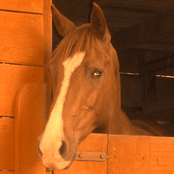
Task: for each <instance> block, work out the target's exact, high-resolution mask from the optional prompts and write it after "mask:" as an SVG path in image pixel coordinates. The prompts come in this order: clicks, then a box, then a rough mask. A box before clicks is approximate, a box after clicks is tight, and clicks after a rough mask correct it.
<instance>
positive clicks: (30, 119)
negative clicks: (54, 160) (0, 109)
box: [15, 84, 46, 174]
mask: <svg viewBox="0 0 174 174" xmlns="http://www.w3.org/2000/svg"><path fill="white" fill-rule="evenodd" d="M45 94H46V91H45V86H44V85H43V84H27V85H25V86H24V87H23V88H22V89H21V90H20V92H19V94H18V97H17V100H16V118H15V120H16V122H15V127H16V129H15V172H16V173H17V174H24V173H25V174H31V173H33V174H34V173H35V174H36V173H37V174H43V173H44V172H45V167H44V166H43V165H42V162H41V159H40V158H39V156H38V154H37V146H36V144H37V138H38V136H39V134H40V133H41V132H42V131H43V129H44V126H45V121H46V111H45V108H46V95H45Z"/></svg>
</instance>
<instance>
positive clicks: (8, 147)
mask: <svg viewBox="0 0 174 174" xmlns="http://www.w3.org/2000/svg"><path fill="white" fill-rule="evenodd" d="M14 123H15V121H14V119H9V118H0V170H14ZM0 173H1V172H0Z"/></svg>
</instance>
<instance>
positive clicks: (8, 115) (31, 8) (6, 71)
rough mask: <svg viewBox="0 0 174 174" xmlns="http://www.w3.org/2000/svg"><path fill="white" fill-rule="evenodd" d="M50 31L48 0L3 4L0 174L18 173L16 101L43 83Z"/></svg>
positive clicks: (0, 18)
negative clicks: (23, 92) (30, 87)
mask: <svg viewBox="0 0 174 174" xmlns="http://www.w3.org/2000/svg"><path fill="white" fill-rule="evenodd" d="M51 28H52V26H51V12H50V1H49V0H37V1H35V0H29V1H23V0H1V1H0V41H1V42H0V93H1V96H0V140H1V141H0V174H1V173H2V174H5V173H8V174H13V173H14V172H15V160H16V158H15V156H16V154H15V144H16V143H15V141H16V137H15V131H16V130H17V129H18V127H17V125H16V121H17V120H16V114H15V112H16V111H15V110H16V109H15V103H16V98H17V95H18V93H19V91H20V89H21V88H22V87H23V86H24V85H25V84H28V83H43V82H44V68H43V66H44V60H45V59H46V58H47V57H49V56H50V55H51V51H52V50H51V47H52V46H51V45H52V44H51ZM26 112H27V111H26ZM32 117H33V116H31V119H32ZM26 126H27V125H26ZM18 143H19V142H18Z"/></svg>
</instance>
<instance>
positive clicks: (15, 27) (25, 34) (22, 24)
mask: <svg viewBox="0 0 174 174" xmlns="http://www.w3.org/2000/svg"><path fill="white" fill-rule="evenodd" d="M4 2H5V1H4ZM0 23H1V24H3V25H0V40H1V42H0V62H9V63H17V64H28V65H43V55H44V51H43V50H44V47H43V41H44V40H43V17H42V16H41V15H34V14H23V13H12V12H3V11H0Z"/></svg>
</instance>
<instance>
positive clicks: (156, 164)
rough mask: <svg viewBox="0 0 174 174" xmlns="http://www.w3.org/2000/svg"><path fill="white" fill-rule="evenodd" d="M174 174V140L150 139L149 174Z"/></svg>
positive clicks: (166, 138) (164, 138) (163, 138)
mask: <svg viewBox="0 0 174 174" xmlns="http://www.w3.org/2000/svg"><path fill="white" fill-rule="evenodd" d="M164 173H166V174H173V173H174V138H170V137H161V138H158V137H149V174H164Z"/></svg>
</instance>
